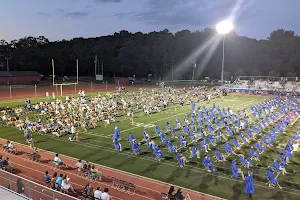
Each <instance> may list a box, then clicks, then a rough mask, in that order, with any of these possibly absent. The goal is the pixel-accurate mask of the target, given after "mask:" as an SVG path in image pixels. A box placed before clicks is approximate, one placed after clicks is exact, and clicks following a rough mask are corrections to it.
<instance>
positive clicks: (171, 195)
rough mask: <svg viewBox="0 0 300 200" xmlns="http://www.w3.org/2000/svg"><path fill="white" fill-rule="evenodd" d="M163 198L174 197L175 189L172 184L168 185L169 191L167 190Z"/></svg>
mask: <svg viewBox="0 0 300 200" xmlns="http://www.w3.org/2000/svg"><path fill="white" fill-rule="evenodd" d="M165 198H168V199H176V191H175V188H174V186H171V187H170V189H169V192H168V194H167V196H166V197H165Z"/></svg>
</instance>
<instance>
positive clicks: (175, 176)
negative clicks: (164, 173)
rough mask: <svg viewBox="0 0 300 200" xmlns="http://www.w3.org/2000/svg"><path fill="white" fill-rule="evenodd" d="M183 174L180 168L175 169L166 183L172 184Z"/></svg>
mask: <svg viewBox="0 0 300 200" xmlns="http://www.w3.org/2000/svg"><path fill="white" fill-rule="evenodd" d="M180 174H181V169H180V168H179V167H178V168H177V169H175V170H174V171H173V172H172V174H171V175H170V176H169V177H168V178H167V179H166V182H168V183H170V182H172V181H174V180H175V178H177V177H179V176H180Z"/></svg>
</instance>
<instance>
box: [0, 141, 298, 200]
mask: <svg viewBox="0 0 300 200" xmlns="http://www.w3.org/2000/svg"><path fill="white" fill-rule="evenodd" d="M0 139H2V140H5V139H3V138H0ZM5 141H6V140H5ZM17 144H18V145H21V146H25V147H28V146H27V145H24V144H21V143H17ZM43 151H45V152H48V153H51V154H53V155H54V154H55V153H54V152H51V151H47V150H43ZM60 156H62V157H65V158H68V159H70V160H73V161H74V160H76V158H73V157H70V156H66V155H60ZM92 164H95V165H96V166H100V167H102V168H106V169H110V170H111V171H115V172H119V173H120V174H127V175H130V176H133V177H137V178H141V179H147V180H149V181H152V182H154V183H159V184H161V185H164V186H165V185H166V184H167V185H169V184H168V183H166V182H162V181H158V180H155V179H151V178H148V177H144V176H140V175H137V174H132V173H130V172H126V171H121V170H118V169H113V168H110V167H106V166H103V165H100V164H97V163H92ZM201 172H203V171H201ZM206 174H207V173H206ZM211 175H212V174H211ZM226 178H227V177H226ZM227 179H228V178H227ZM230 180H232V179H230ZM238 181H239V182H242V183H243V181H240V180H238ZM256 182H258V181H256ZM260 183H262V184H263V185H259V184H257V183H254V185H258V186H261V187H264V188H268V187H266V186H265V183H263V182H260ZM173 185H174V184H173ZM174 186H175V187H177V188H183V189H184V190H187V191H191V192H194V193H198V194H201V195H206V196H211V197H215V196H213V195H209V194H206V193H202V192H198V191H195V190H191V189H188V188H184V187H180V186H177V185H174ZM286 189H289V188H286ZM275 190H278V191H282V190H279V189H277V188H275ZM289 190H293V189H289ZM293 191H297V192H298V190H293ZM285 192H286V191H285ZM286 193H290V194H296V195H300V194H297V193H293V192H286ZM219 199H220V200H221V199H222V198H219ZM222 200H223V199H222Z"/></svg>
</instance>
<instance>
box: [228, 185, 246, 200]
mask: <svg viewBox="0 0 300 200" xmlns="http://www.w3.org/2000/svg"><path fill="white" fill-rule="evenodd" d="M242 188H243V184H242V183H240V182H239V181H234V185H233V187H232V197H231V198H230V199H241V194H243V190H242Z"/></svg>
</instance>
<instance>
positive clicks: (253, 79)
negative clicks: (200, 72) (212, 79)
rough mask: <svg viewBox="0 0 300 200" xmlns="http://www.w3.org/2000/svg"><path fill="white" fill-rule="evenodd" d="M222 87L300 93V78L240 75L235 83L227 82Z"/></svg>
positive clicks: (238, 89) (239, 89)
mask: <svg viewBox="0 0 300 200" xmlns="http://www.w3.org/2000/svg"><path fill="white" fill-rule="evenodd" d="M220 89H231V90H235V91H254V90H255V91H266V92H267V91H278V92H298V93H299V92H300V79H298V77H272V76H239V77H238V78H237V79H236V80H235V81H234V82H233V83H231V84H225V85H223V86H221V87H220Z"/></svg>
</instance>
